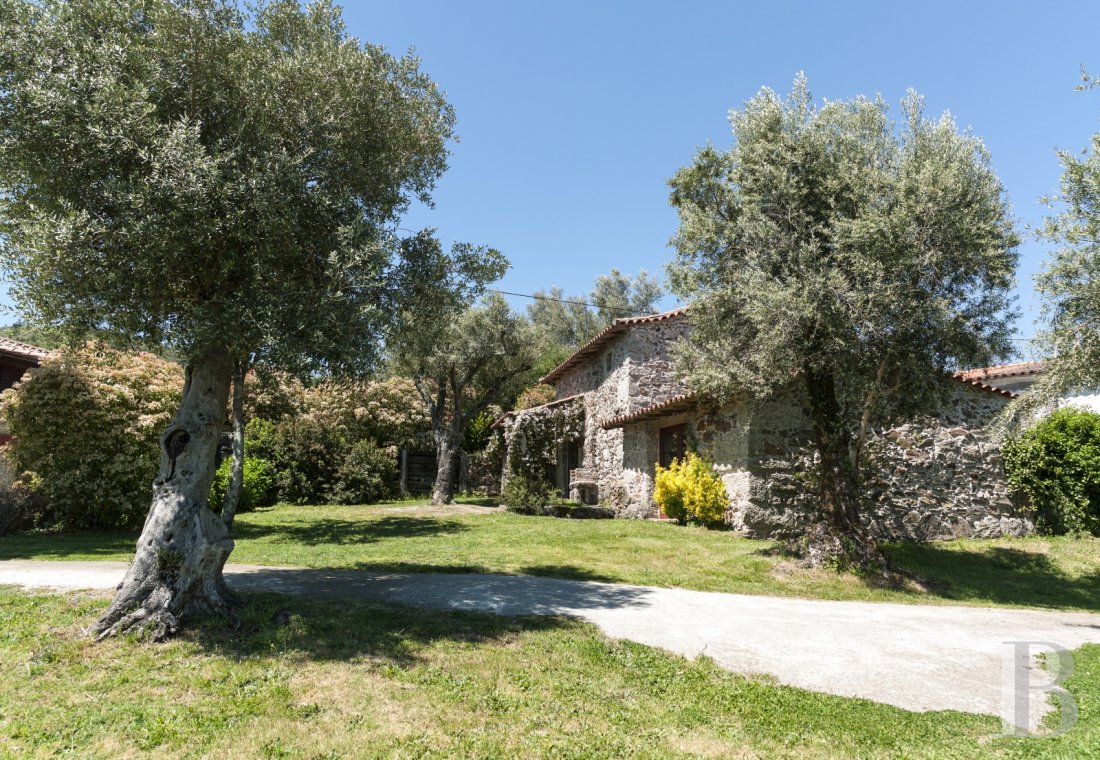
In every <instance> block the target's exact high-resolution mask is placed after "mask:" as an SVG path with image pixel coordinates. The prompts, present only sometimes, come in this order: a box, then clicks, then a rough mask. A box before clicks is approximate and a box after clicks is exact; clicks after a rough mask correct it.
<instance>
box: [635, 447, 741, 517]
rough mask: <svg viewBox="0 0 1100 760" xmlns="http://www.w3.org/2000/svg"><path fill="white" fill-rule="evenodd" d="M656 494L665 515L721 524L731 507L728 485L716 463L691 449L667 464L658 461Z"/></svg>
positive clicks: (655, 483) (654, 494)
mask: <svg viewBox="0 0 1100 760" xmlns="http://www.w3.org/2000/svg"><path fill="white" fill-rule="evenodd" d="M653 498H654V500H655V501H656V502H657V504H658V505H659V506H660V507H661V511H662V512H664V514H665V516H666V517H671V518H673V519H674V520H679V521H680V522H687V521H690V522H697V523H700V524H702V525H708V526H710V525H718V524H720V523H721V522H722V519H723V518H724V517H725V514H726V509H727V508H728V507H729V497H728V496H726V487H725V486H724V485H722V479H721V478H720V477H718V473H716V472H715V471H714V467H712V466H711V464H710V462H708V461H706V460H705V459H702V458H701V457H699V456H697V455H696V454H693V453H691V452H688V455H687V456H686V457H684V459H682V460H681V459H674V460H672V464H670V465H669V466H668V467H667V468H665V467H661V466H660V465H657V475H656V479H655V481H654V489H653Z"/></svg>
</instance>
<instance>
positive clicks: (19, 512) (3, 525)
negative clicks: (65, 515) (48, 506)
mask: <svg viewBox="0 0 1100 760" xmlns="http://www.w3.org/2000/svg"><path fill="white" fill-rule="evenodd" d="M44 506H45V500H44V499H43V498H42V497H40V496H38V495H37V494H35V493H34V492H33V491H31V490H30V489H28V488H26V487H25V486H24V485H23V484H21V483H19V482H18V481H16V479H15V477H14V476H13V474H12V468H11V466H10V464H9V463H8V460H7V457H6V456H4V455H3V454H2V453H0V536H4V535H7V534H8V533H12V532H14V531H17V530H22V529H24V528H33V527H35V525H36V524H37V523H39V522H40V521H41V517H42V512H43V508H44Z"/></svg>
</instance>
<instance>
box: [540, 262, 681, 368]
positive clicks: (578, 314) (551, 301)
mask: <svg viewBox="0 0 1100 760" xmlns="http://www.w3.org/2000/svg"><path fill="white" fill-rule="evenodd" d="M534 295H535V301H534V302H533V303H531V304H530V305H528V307H527V316H528V318H529V319H530V320H531V322H532V324H534V325H535V327H536V328H537V329H538V331H539V332H540V334H541V335H542V337H543V343H544V344H545V347H546V350H553V348H554V347H556V346H565V347H567V348H570V349H572V348H576V347H577V346H579V345H581V344H583V343H586V342H587V341H589V340H590V339H592V338H593V337H595V335H596V334H597V333H598V332H599V331H600V330H602V329H603V328H605V327H607V326H608V325H609V324H611V323H612V322H613V321H614V320H616V319H618V318H620V317H633V316H637V315H639V314H652V313H653V312H655V311H656V310H657V303H658V302H659V301H660V300H661V296H663V295H664V292H663V291H662V290H661V286H660V284H659V283H658V282H657V280H656V279H655V278H653V277H651V276H650V275H649V274H648V273H647V272H646V271H645V270H644V269H643V270H641V271H640V272H638V274H637V275H636V276H635V277H633V278H631V277H630V276H629V275H625V274H623V273H622V272H620V271H619V270H618V269H612V270H611V272H610V273H608V274H602V275H598V276H597V277H596V281H595V284H594V286H593V288H592V290H591V291H590V292H589V293H588V295H587V296H583V295H581V296H566V295H565V293H564V291H563V290H562V289H561V288H558V287H553V288H550V290H548V291H544V290H537V291H535V293H534ZM563 358H564V357H563ZM552 368H553V365H551V367H549V368H548V370H547V371H549V369H552Z"/></svg>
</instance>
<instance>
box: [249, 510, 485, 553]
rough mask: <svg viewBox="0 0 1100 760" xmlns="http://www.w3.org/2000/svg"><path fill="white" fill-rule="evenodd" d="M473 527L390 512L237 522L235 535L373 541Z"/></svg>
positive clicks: (313, 542)
mask: <svg viewBox="0 0 1100 760" xmlns="http://www.w3.org/2000/svg"><path fill="white" fill-rule="evenodd" d="M467 530H469V527H467V526H466V525H464V524H463V523H461V522H456V521H454V520H438V519H435V518H432V517H403V516H401V515H387V516H385V517H379V518H377V519H370V520H335V519H322V520H310V521H309V522H302V523H275V524H256V523H237V524H236V525H234V526H233V538H235V539H238V540H246V541H247V540H249V539H258V538H266V539H271V538H274V539H275V540H278V541H286V542H291V543H300V544H305V545H307V546H316V545H318V544H369V543H375V542H377V541H385V540H387V539H393V538H423V537H425V536H439V535H446V534H453V533H462V532H464V531H467Z"/></svg>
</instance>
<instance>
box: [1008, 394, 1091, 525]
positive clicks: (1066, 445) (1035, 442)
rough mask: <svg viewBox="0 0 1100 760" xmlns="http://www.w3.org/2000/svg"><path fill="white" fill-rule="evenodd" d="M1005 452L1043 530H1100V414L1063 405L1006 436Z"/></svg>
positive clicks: (1010, 471)
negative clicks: (1015, 432) (1011, 435)
mask: <svg viewBox="0 0 1100 760" xmlns="http://www.w3.org/2000/svg"><path fill="white" fill-rule="evenodd" d="M1002 453H1003V455H1004V458H1005V471H1006V473H1007V475H1008V482H1009V484H1010V485H1011V486H1012V487H1013V488H1014V489H1015V490H1016V491H1017V492H1019V493H1023V494H1026V495H1027V497H1028V500H1029V501H1030V505H1029V507H1028V508H1029V509H1030V510H1031V511H1032V513H1033V514H1034V515H1035V524H1036V527H1038V529H1039V530H1040V531H1041V532H1043V533H1048V534H1054V535H1060V534H1063V533H1092V534H1093V535H1100V414H1096V413H1094V412H1089V411H1085V410H1083V409H1074V408H1072V407H1067V408H1064V409H1059V410H1058V411H1056V412H1054V413H1053V414H1051V415H1049V416H1047V417H1045V418H1044V419H1043V420H1041V421H1040V422H1039V423H1038V424H1036V425H1035V426H1034V427H1032V428H1031V429H1029V430H1027V431H1025V432H1024V433H1022V434H1021V435H1019V436H1017V437H1015V438H1011V439H1009V440H1008V441H1005V444H1004V446H1003V447H1002Z"/></svg>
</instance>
